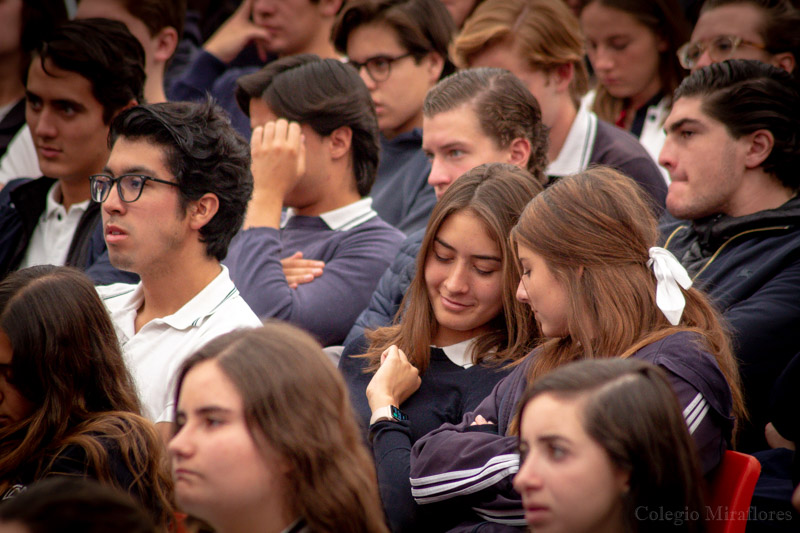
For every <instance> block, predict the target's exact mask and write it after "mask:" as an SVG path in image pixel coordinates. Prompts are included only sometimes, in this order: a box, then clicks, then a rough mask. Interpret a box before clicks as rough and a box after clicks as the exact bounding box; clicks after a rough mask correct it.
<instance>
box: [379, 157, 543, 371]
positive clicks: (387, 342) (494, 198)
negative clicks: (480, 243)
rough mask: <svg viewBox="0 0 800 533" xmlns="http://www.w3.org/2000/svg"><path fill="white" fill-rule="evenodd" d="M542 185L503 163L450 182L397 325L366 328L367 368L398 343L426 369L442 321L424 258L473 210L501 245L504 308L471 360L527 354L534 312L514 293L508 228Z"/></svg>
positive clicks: (513, 263)
mask: <svg viewBox="0 0 800 533" xmlns="http://www.w3.org/2000/svg"><path fill="white" fill-rule="evenodd" d="M541 190H542V187H541V185H540V184H539V182H538V181H537V180H536V179H535V178H534V177H533V176H532V175H531V174H530V173H529V172H527V171H526V170H522V169H521V168H519V167H516V166H514V165H509V164H505V163H491V164H488V165H481V166H478V167H475V168H473V169H472V170H470V171H469V172H467V173H466V174H464V175H463V176H461V177H459V178H458V179H457V180H456V181H455V183H453V185H451V186H450V187H449V188H448V189H447V191H446V192H445V194H444V196H442V198H441V200H439V201H438V202H437V204H436V207H434V209H433V212H432V213H431V217H430V219H429V220H428V227H427V228H426V230H425V236H424V237H423V239H422V246H421V247H420V252H419V254H418V255H417V273H416V275H415V276H414V280H413V281H412V282H411V286H410V287H409V289H408V291H406V295H405V297H404V298H403V302H402V304H401V306H400V311H398V314H397V316H396V317H395V324H394V325H392V326H388V327H384V328H380V329H377V330H374V331H368V332H367V333H366V336H367V339H368V340H369V341H370V346H369V350H368V351H367V353H366V355H365V356H366V357H368V358H369V361H370V364H369V366H368V367H367V371H368V372H374V371H375V370H377V368H378V367H379V366H380V358H381V353H383V351H384V350H385V349H386V348H388V347H389V346H391V345H393V344H395V345H397V346H398V347H399V348H400V349H402V350H403V351H404V352H405V353H406V355H407V356H408V360H409V361H411V363H412V364H413V365H414V366H416V367H417V368H418V369H419V371H420V373H424V372H425V370H426V369H427V368H428V364H429V362H430V345H431V341H432V339H433V338H434V335H435V334H436V328H437V327H438V322H437V321H436V317H435V315H434V313H433V307H432V305H431V301H430V296H429V295H428V288H427V285H426V282H425V263H426V261H427V260H428V257H429V256H430V254H431V253H432V251H433V243H434V240H435V238H436V235H437V233H438V232H439V228H441V226H442V224H443V223H444V221H445V220H447V218H448V217H450V216H451V215H453V214H455V213H462V212H466V213H470V214H471V215H474V216H475V217H477V218H478V219H479V220H480V221H481V222H482V223H483V225H484V228H485V229H486V232H487V233H488V234H489V237H490V238H491V239H492V240H493V241H495V242H496V243H497V246H498V247H499V248H500V256H501V257H502V259H503V265H502V276H503V283H502V288H501V291H502V300H503V309H502V311H501V312H500V313H499V314H498V315H497V316H496V317H495V318H494V319H492V320H491V322H490V326H491V329H490V331H488V332H486V333H484V334H482V335H480V336H479V337H477V338H476V339H475V346H474V348H473V349H472V355H473V362H474V363H475V364H478V363H480V362H481V361H483V360H484V359H486V358H491V359H492V360H493V361H496V362H498V363H502V362H506V361H510V360H515V359H518V358H520V357H522V356H524V355H525V354H526V353H527V352H528V351H529V350H530V348H531V347H532V344H533V343H534V341H535V339H536V329H535V327H534V321H533V315H532V313H531V310H530V308H529V307H528V306H526V305H523V304H521V303H520V302H518V301H517V299H516V298H515V297H514V295H515V293H516V288H517V285H519V269H518V268H517V266H516V261H515V258H514V251H513V248H512V247H511V246H510V244H509V242H508V233H509V231H510V230H511V228H512V227H513V226H514V224H516V222H517V220H518V218H519V215H520V213H521V212H522V210H523V209H524V207H525V204H526V203H527V202H528V201H529V200H530V199H531V198H533V197H534V196H535V195H536V194H538V193H539V192H540V191H541Z"/></svg>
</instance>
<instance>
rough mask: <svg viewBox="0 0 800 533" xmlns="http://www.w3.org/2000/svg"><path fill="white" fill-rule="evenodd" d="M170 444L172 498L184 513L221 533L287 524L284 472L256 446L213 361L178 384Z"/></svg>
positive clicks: (238, 401)
mask: <svg viewBox="0 0 800 533" xmlns="http://www.w3.org/2000/svg"><path fill="white" fill-rule="evenodd" d="M175 423H176V428H177V433H176V434H175V436H174V437H173V438H172V440H171V441H170V443H169V452H170V457H171V459H172V473H173V479H174V480H175V495H176V499H177V501H178V504H179V506H180V507H181V508H182V509H183V510H185V511H186V512H188V513H190V514H192V515H195V516H197V517H199V518H202V519H203V520H206V521H207V522H209V523H210V524H211V525H212V526H214V527H215V528H216V529H218V530H220V531H225V530H231V529H236V528H232V527H230V525H231V524H234V523H238V524H243V523H248V522H249V523H253V520H258V517H259V516H261V517H263V516H267V517H269V520H270V523H274V524H276V526H278V525H281V527H278V528H277V531H280V530H281V529H282V528H283V527H284V526H288V525H289V524H291V523H292V521H293V520H294V518H295V517H293V516H291V515H290V512H289V505H288V504H287V502H288V497H289V496H288V494H287V486H288V483H289V481H288V477H287V473H288V470H289V468H288V466H287V464H286V461H285V460H284V458H283V457H281V456H280V454H278V452H277V451H276V450H275V449H274V448H273V447H272V446H270V445H269V444H268V443H267V442H266V440H263V441H262V439H258V440H259V442H256V441H255V440H254V439H253V436H252V435H251V433H250V430H249V428H248V426H247V422H246V421H245V417H244V405H243V401H242V397H241V395H240V394H239V392H238V390H237V389H236V387H235V386H234V385H233V383H232V382H231V381H230V379H229V378H228V377H227V376H226V375H225V374H224V373H223V372H222V371H221V370H220V368H219V366H218V365H217V363H216V361H213V360H212V361H205V362H202V363H200V364H198V365H197V366H195V367H194V368H192V370H190V371H189V373H188V374H187V375H186V377H185V378H184V380H183V385H182V387H181V393H180V397H179V398H178V410H177V417H176V420H175Z"/></svg>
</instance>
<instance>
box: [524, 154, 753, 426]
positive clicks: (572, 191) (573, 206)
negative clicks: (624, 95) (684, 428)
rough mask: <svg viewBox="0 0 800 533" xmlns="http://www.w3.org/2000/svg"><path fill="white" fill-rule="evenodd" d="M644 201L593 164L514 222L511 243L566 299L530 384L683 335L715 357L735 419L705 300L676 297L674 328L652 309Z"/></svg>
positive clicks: (728, 367) (735, 389)
mask: <svg viewBox="0 0 800 533" xmlns="http://www.w3.org/2000/svg"><path fill="white" fill-rule="evenodd" d="M643 195H644V193H643V191H642V190H641V189H640V188H639V186H638V185H637V184H636V183H635V182H634V181H633V180H631V179H630V178H628V177H627V176H625V175H623V174H621V173H619V172H618V171H616V170H614V169H612V168H610V167H603V166H598V167H593V168H589V169H587V170H585V171H583V172H581V173H579V174H575V175H573V176H568V177H565V178H562V179H560V180H559V181H557V182H556V183H555V184H554V185H552V186H551V187H550V188H548V189H547V190H545V191H544V192H543V193H542V194H540V195H539V196H537V197H536V198H534V199H533V200H532V201H531V203H530V204H528V206H527V207H526V208H525V211H524V212H523V213H522V216H520V220H519V223H517V225H516V226H515V227H514V229H513V230H512V231H511V238H512V241H513V242H514V243H515V244H516V245H522V246H525V247H527V248H529V249H531V250H532V251H534V252H536V253H537V254H539V255H541V256H542V257H543V258H544V260H545V262H546V263H547V265H548V267H549V268H550V270H551V271H552V272H553V275H554V276H555V278H556V279H557V280H558V282H559V283H560V284H561V285H562V286H563V287H564V288H565V290H566V291H567V294H568V306H569V308H568V312H567V315H568V317H567V328H568V333H567V335H566V336H564V337H558V338H552V339H548V340H546V341H545V342H544V343H543V344H542V345H541V347H540V352H539V354H538V356H537V357H536V359H535V361H534V362H533V364H532V365H531V367H530V370H529V374H528V380H529V381H533V380H534V379H536V378H537V377H539V376H541V375H543V374H545V373H547V372H549V371H550V370H552V369H554V368H556V367H558V366H561V365H563V364H565V363H568V362H570V361H574V360H578V359H595V358H607V357H617V356H620V357H629V356H630V355H631V354H633V353H635V352H636V351H637V350H639V349H641V348H642V347H644V346H646V345H648V344H650V343H653V342H655V341H657V340H659V339H662V338H664V337H667V336H668V335H671V334H673V333H675V332H678V331H687V330H689V331H694V332H696V333H697V334H698V335H699V336H700V338H702V340H703V344H704V348H706V349H707V350H708V351H709V352H710V353H711V354H712V355H713V356H714V357H715V358H716V360H717V363H718V364H719V367H720V369H721V370H722V373H723V375H724V376H725V378H726V379H727V381H728V384H729V385H730V388H731V393H732V396H733V406H734V413H735V414H736V415H737V417H739V418H741V417H743V416H744V414H745V408H744V400H743V398H742V392H741V387H740V382H739V370H738V366H737V363H736V360H735V359H734V356H733V353H732V351H731V346H730V338H729V335H728V332H727V331H726V329H725V327H723V325H722V322H721V320H720V317H719V315H718V313H717V312H716V311H715V310H714V308H713V307H712V306H711V304H710V303H709V302H708V299H707V298H706V296H705V295H704V294H702V293H701V292H700V291H698V290H697V289H694V288H690V289H689V290H684V289H681V293H682V294H683V296H684V298H685V299H686V307H685V309H684V311H683V315H682V317H681V321H680V324H678V325H677V326H672V325H671V324H670V323H669V322H668V321H667V318H666V317H665V316H664V314H663V312H662V311H661V310H660V309H659V308H658V306H657V305H656V280H655V276H654V275H653V271H652V270H651V268H650V267H649V266H648V265H647V262H648V260H649V250H650V248H651V247H653V246H655V244H656V239H657V238H658V230H657V225H656V220H655V217H654V216H653V215H652V210H651V209H649V207H648V203H647V202H646V201H645V199H644V196H643Z"/></svg>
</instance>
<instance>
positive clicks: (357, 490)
mask: <svg viewBox="0 0 800 533" xmlns="http://www.w3.org/2000/svg"><path fill="white" fill-rule="evenodd" d="M204 361H214V362H216V364H217V365H218V367H219V369H220V370H221V371H222V372H223V373H224V374H225V376H226V377H227V378H228V379H229V380H230V381H231V383H233V385H234V387H235V388H236V390H237V391H238V392H239V394H240V395H241V397H242V402H243V404H244V418H245V421H246V423H247V427H248V428H249V430H250V435H251V436H252V438H253V441H254V442H255V443H259V442H264V441H266V442H267V443H268V444H269V445H271V447H272V448H273V449H274V450H276V451H277V452H278V453H279V454H280V456H281V457H282V458H283V460H284V461H286V462H288V463H289V464H290V465H291V467H292V468H291V473H290V474H289V475H288V486H289V489H288V494H286V500H287V501H288V502H289V505H291V506H292V508H291V509H290V510H291V511H293V512H295V513H296V514H297V515H298V516H300V517H302V518H303V519H304V520H305V522H306V524H307V525H308V527H309V529H310V530H311V531H314V532H317V533H323V532H328V531H338V532H343V533H388V529H387V528H386V525H385V522H384V515H383V509H382V508H381V504H380V497H379V496H378V484H377V479H376V475H375V467H374V465H373V462H372V457H371V456H370V455H369V453H367V450H366V448H365V446H364V443H363V439H362V438H361V432H360V430H359V429H358V425H357V423H356V421H355V415H354V413H353V408H352V406H351V404H350V398H349V394H348V392H347V387H346V386H345V384H344V379H343V378H342V376H341V375H340V374H339V371H338V370H337V369H336V368H335V367H334V366H333V365H332V364H331V362H330V360H329V359H328V357H327V356H326V355H325V353H324V352H323V351H322V348H321V347H320V345H319V344H318V343H317V342H316V341H315V340H314V339H312V338H311V336H310V335H309V334H308V333H305V332H304V331H302V330H301V329H299V328H297V327H295V326H291V325H289V324H286V323H282V322H278V321H273V322H267V323H266V324H265V325H264V326H263V327H261V328H257V329H250V330H238V331H233V332H230V333H227V334H225V335H222V336H220V337H217V338H216V339H214V340H212V341H211V342H209V343H208V344H207V345H205V346H204V347H203V348H201V349H200V350H199V351H198V352H197V353H195V354H194V355H192V356H191V357H190V358H189V359H187V360H186V361H185V362H184V364H183V365H182V367H181V369H180V371H179V372H178V378H177V387H176V391H175V405H176V409H177V405H178V400H179V398H180V394H181V388H182V386H183V382H184V380H185V378H186V375H187V374H188V373H189V372H190V371H191V370H192V369H193V368H194V367H195V366H197V365H198V364H200V363H202V362H204Z"/></svg>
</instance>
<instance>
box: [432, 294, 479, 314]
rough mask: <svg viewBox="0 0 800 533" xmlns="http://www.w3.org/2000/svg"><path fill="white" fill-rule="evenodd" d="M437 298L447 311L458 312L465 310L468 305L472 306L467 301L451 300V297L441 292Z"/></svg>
mask: <svg viewBox="0 0 800 533" xmlns="http://www.w3.org/2000/svg"><path fill="white" fill-rule="evenodd" d="M439 298H440V300H441V302H442V307H444V308H445V309H447V310H448V311H453V312H456V313H459V312H461V311H465V310H467V309H469V308H470V307H472V304H470V303H468V302H460V301H457V300H453V299H451V298H448V297H446V296H444V295H443V294H440V295H439Z"/></svg>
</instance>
